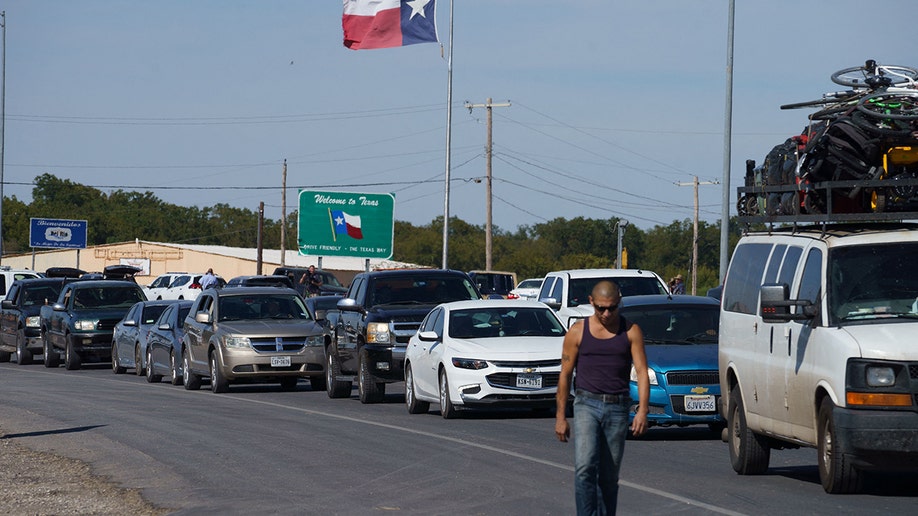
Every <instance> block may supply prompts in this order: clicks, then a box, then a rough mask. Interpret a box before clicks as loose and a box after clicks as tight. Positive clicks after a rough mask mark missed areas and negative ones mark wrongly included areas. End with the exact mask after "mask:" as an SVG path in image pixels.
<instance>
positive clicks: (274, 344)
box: [252, 336, 306, 353]
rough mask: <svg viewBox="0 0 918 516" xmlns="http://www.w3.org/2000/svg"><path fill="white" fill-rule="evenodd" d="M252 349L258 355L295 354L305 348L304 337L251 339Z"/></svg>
mask: <svg viewBox="0 0 918 516" xmlns="http://www.w3.org/2000/svg"><path fill="white" fill-rule="evenodd" d="M252 347H253V348H254V349H255V351H257V352H259V353H279V352H297V351H300V350H301V349H303V348H304V347H306V337H305V336H304V337H277V338H274V339H252Z"/></svg>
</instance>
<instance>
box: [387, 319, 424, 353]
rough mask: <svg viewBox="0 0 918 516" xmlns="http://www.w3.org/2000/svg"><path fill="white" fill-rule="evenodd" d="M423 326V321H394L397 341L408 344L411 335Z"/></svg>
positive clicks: (393, 326)
mask: <svg viewBox="0 0 918 516" xmlns="http://www.w3.org/2000/svg"><path fill="white" fill-rule="evenodd" d="M420 327H421V321H399V320H398V319H394V320H393V321H392V333H393V334H394V335H395V342H396V343H398V344H404V345H406V346H407V345H408V341H409V340H411V337H412V336H413V335H414V334H415V333H417V332H418V329H419V328H420Z"/></svg>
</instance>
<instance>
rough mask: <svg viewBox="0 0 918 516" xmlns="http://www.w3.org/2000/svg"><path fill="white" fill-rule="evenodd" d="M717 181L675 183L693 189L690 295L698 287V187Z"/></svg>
mask: <svg viewBox="0 0 918 516" xmlns="http://www.w3.org/2000/svg"><path fill="white" fill-rule="evenodd" d="M717 184H720V182H718V181H698V176H695V180H694V181H692V182H691V183H676V186H694V187H695V220H694V224H693V225H692V295H693V296H694V295H695V293H696V285H698V185H717Z"/></svg>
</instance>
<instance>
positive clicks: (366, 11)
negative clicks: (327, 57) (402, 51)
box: [341, 0, 439, 50]
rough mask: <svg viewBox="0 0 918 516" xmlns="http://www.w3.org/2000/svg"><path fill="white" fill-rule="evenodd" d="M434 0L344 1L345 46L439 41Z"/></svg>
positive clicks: (398, 45) (384, 46)
mask: <svg viewBox="0 0 918 516" xmlns="http://www.w3.org/2000/svg"><path fill="white" fill-rule="evenodd" d="M436 22H437V16H436V7H435V2H434V0H344V17H343V18H342V19H341V26H342V27H343V28H344V46H346V47H347V48H349V49H351V50H361V49H368V48H389V47H401V46H404V45H413V44H415V43H431V42H434V43H435V42H437V41H439V39H438V38H437V23H436Z"/></svg>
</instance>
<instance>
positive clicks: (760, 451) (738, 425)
mask: <svg viewBox="0 0 918 516" xmlns="http://www.w3.org/2000/svg"><path fill="white" fill-rule="evenodd" d="M727 441H728V443H727V444H728V445H729V446H728V447H729V448H730V463H731V464H732V465H733V471H736V472H737V473H739V474H740V475H761V474H762V473H765V472H766V471H768V461H769V460H771V447H770V446H769V445H768V441H767V440H766V438H765V437H763V436H761V435H758V434H756V433H755V432H752V431H751V430H749V427H748V426H746V411H745V409H744V408H743V396H742V393H741V392H740V389H739V386H736V387H734V388H733V389H732V390H731V391H730V402H729V406H728V410H727Z"/></svg>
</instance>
